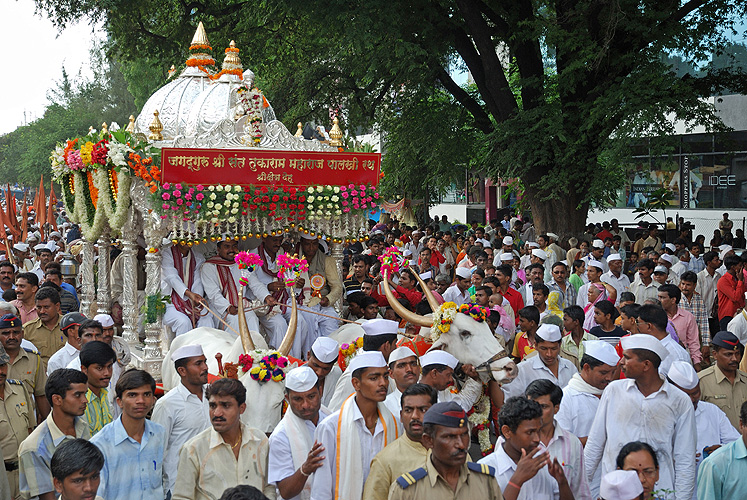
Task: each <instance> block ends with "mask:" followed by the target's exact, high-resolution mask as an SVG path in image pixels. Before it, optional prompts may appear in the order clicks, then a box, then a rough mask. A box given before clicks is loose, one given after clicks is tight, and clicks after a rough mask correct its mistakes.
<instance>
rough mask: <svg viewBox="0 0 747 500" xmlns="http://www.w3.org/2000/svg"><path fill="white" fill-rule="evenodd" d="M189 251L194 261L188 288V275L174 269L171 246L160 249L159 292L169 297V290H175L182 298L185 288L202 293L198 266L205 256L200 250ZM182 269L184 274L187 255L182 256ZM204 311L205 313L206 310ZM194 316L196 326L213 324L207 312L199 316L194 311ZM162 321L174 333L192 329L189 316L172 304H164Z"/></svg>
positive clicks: (210, 325)
mask: <svg viewBox="0 0 747 500" xmlns="http://www.w3.org/2000/svg"><path fill="white" fill-rule="evenodd" d="M190 253H191V254H192V259H194V262H195V271H194V277H193V283H192V288H189V289H188V288H187V283H188V282H189V276H188V275H187V276H180V275H179V273H178V272H177V271H176V267H174V256H173V254H172V253H171V247H166V248H165V249H163V250H162V251H161V256H162V260H161V293H162V294H163V295H165V296H167V297H170V296H171V292H172V291H176V293H177V295H179V297H181V298H182V299H183V300H188V299H187V297H186V296H185V295H184V293H185V292H186V291H187V290H189V291H191V292H193V293H196V294H198V295H203V293H204V288H203V286H202V273H201V272H200V268H201V266H202V264H203V263H204V262H205V257H204V256H203V255H202V254H201V253H200V252H195V251H194V250H192V249H190ZM188 255H189V254H188ZM182 269H184V273H185V274H187V273H188V272H189V262H188V257H182ZM185 278H186V281H185ZM205 312H206V313H207V311H205ZM195 316H196V317H197V326H207V327H213V326H214V323H213V317H212V314H210V313H207V314H206V315H204V316H199V314H197V313H195ZM163 322H164V323H165V324H166V325H168V326H169V328H171V330H172V331H173V332H174V334H175V335H181V334H183V333H187V332H188V331H190V330H191V329H192V320H191V318H189V317H188V316H187V315H186V314H184V313H182V312H179V311H177V309H176V307H174V305H173V304H166V311H165V312H164V315H163Z"/></svg>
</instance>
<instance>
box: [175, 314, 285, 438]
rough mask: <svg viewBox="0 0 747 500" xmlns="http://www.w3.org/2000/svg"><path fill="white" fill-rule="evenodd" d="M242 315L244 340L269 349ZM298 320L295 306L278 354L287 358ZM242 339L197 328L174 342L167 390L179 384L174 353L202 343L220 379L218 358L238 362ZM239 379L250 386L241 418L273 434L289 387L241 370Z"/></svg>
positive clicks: (211, 367) (240, 323) (213, 371)
mask: <svg viewBox="0 0 747 500" xmlns="http://www.w3.org/2000/svg"><path fill="white" fill-rule="evenodd" d="M241 316H242V315H241V314H240V315H239V330H240V331H241V332H242V335H243V336H244V338H248V337H250V338H251V342H253V344H254V348H255V349H258V350H267V349H268V346H267V342H265V340H264V338H263V337H262V335H260V334H259V332H256V331H249V329H248V328H247V327H246V319H245V318H241ZM242 319H243V321H242ZM296 321H297V311H296V310H295V304H294V307H293V312H292V315H291V321H290V322H289V324H288V331H287V332H286V336H285V339H284V340H283V343H282V344H281V345H280V347H279V348H278V351H280V352H281V353H285V354H284V355H287V351H288V350H289V349H290V345H292V344H293V337H295V332H296ZM241 339H242V337H241V336H236V335H235V334H233V333H230V332H225V331H223V330H217V329H215V328H205V327H200V328H195V329H194V330H191V331H189V332H187V333H185V334H183V335H179V336H178V337H176V338H175V339H174V341H173V342H172V343H171V347H170V348H169V352H168V353H166V355H165V356H164V359H163V365H162V367H161V374H162V377H163V388H164V390H170V389H172V388H173V387H175V386H176V384H178V383H179V375H178V374H177V373H176V370H175V369H174V363H173V361H171V353H172V352H173V351H174V350H176V349H178V348H179V347H181V346H185V345H194V344H199V345H200V346H202V350H203V352H204V353H205V357H206V358H207V363H208V373H210V374H212V375H216V376H217V375H218V374H219V370H218V362H217V360H216V359H215V355H216V354H217V353H220V354H221V356H222V360H221V361H222V363H224V364H225V363H238V361H239V355H241V354H244V346H243V343H242V340H241ZM250 350H252V349H250ZM295 366H296V364H292V365H291V366H289V367H287V368H286V369H285V370H286V371H287V370H289V369H290V368H293V367H295ZM239 380H240V381H241V382H242V383H243V384H244V387H246V411H245V412H244V413H243V415H242V416H241V420H242V421H243V422H244V423H246V424H247V425H249V426H250V427H253V428H255V429H259V430H261V431H263V432H268V433H269V432H272V430H273V429H274V428H275V426H276V425H277V424H278V422H280V418H281V408H282V404H283V398H284V397H285V384H284V383H283V382H274V381H272V380H270V381H267V382H257V381H256V380H254V379H252V378H251V375H250V374H249V372H246V373H243V372H241V369H239Z"/></svg>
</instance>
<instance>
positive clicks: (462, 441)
mask: <svg viewBox="0 0 747 500" xmlns="http://www.w3.org/2000/svg"><path fill="white" fill-rule="evenodd" d="M422 443H423V446H424V447H425V448H427V449H428V454H427V456H426V458H425V463H424V464H423V466H422V467H420V468H418V469H415V470H412V471H410V472H407V473H405V474H402V475H401V476H400V477H399V478H397V480H396V481H395V482H394V484H392V486H391V488H390V489H389V500H416V499H417V500H446V499H449V500H451V499H454V498H460V499H461V498H467V499H480V500H502V498H503V497H502V496H501V489H500V487H499V486H498V483H497V482H496V480H495V469H493V467H490V466H488V465H482V464H476V463H472V462H469V463H468V462H467V457H468V456H469V455H468V453H467V450H468V448H469V443H470V438H469V427H468V425H467V413H466V412H465V411H464V409H462V408H461V407H460V406H459V405H458V404H457V403H455V402H454V401H449V402H447V403H436V404H435V405H433V406H431V407H430V408H429V409H428V411H426V412H425V415H424V416H423V437H422Z"/></svg>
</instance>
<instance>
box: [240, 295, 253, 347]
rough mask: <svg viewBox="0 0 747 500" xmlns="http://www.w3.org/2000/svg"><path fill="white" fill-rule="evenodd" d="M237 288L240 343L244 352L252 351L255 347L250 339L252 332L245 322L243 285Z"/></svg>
mask: <svg viewBox="0 0 747 500" xmlns="http://www.w3.org/2000/svg"><path fill="white" fill-rule="evenodd" d="M238 288H239V308H238V309H239V312H238V313H239V335H240V336H241V345H242V346H244V353H248V352H249V351H253V350H254V349H256V347H255V346H254V341H253V340H252V334H251V333H250V332H249V327H248V326H247V324H246V314H245V313H244V287H243V286H240V287H238Z"/></svg>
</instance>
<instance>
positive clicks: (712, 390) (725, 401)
mask: <svg viewBox="0 0 747 500" xmlns="http://www.w3.org/2000/svg"><path fill="white" fill-rule="evenodd" d="M743 350H744V347H742V344H741V343H740V342H739V339H738V338H737V337H736V335H734V334H733V333H731V332H727V331H721V332H718V333H717V334H716V335H715V336H714V337H713V340H711V353H712V354H713V357H714V358H715V360H716V364H714V365H713V366H710V367H708V368H706V369H705V370H703V371H701V372H700V373H698V377H700V399H701V401H708V402H709V403H713V404H715V405H716V406H718V407H719V408H721V411H723V412H724V413H726V416H727V417H728V418H729V422H731V425H733V426H734V428H735V429H739V408H740V407H741V406H742V403H743V402H744V401H747V373H745V372H743V371H741V370H740V369H739V360H740V359H742V352H743Z"/></svg>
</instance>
